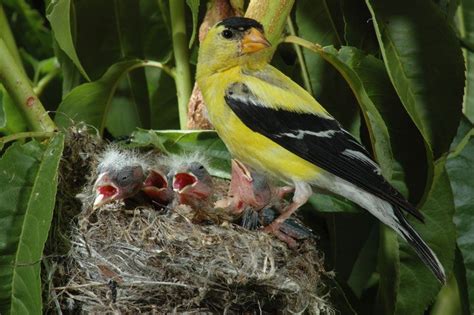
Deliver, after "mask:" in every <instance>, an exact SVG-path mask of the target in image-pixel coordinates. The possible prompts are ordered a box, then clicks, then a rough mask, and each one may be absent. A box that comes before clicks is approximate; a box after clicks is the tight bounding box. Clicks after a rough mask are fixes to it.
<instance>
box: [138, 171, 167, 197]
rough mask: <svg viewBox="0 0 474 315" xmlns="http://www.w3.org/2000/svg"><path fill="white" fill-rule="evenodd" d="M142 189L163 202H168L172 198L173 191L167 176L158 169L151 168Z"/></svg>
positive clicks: (149, 195)
mask: <svg viewBox="0 0 474 315" xmlns="http://www.w3.org/2000/svg"><path fill="white" fill-rule="evenodd" d="M142 191H143V192H144V193H145V194H146V195H147V196H148V197H150V198H151V199H152V200H155V201H157V202H159V203H161V204H167V203H168V202H169V201H170V199H171V191H170V189H169V187H168V180H167V179H166V176H165V175H163V174H162V173H160V172H159V171H157V170H150V173H149V174H148V176H147V178H146V179H145V181H144V183H143V187H142Z"/></svg>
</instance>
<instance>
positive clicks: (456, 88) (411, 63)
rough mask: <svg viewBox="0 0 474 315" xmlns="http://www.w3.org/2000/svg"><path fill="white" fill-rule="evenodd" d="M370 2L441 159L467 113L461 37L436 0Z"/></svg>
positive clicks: (408, 100)
mask: <svg viewBox="0 0 474 315" xmlns="http://www.w3.org/2000/svg"><path fill="white" fill-rule="evenodd" d="M366 2H367V5H368V6H369V9H370V11H371V14H372V17H373V23H374V26H375V29H376V32H377V38H378V40H379V45H380V49H381V51H382V55H383V58H384V62H385V65H386V67H387V70H388V73H389V75H390V79H391V80H392V83H393V85H394V86H395V89H396V91H397V93H398V95H399V97H400V99H401V101H402V103H403V105H404V106H405V109H406V110H407V112H408V113H409V115H410V117H411V118H412V120H413V121H414V122H415V124H416V126H417V127H418V129H419V130H420V131H421V133H422V135H423V137H424V139H425V141H426V144H427V147H428V151H429V152H433V157H434V159H438V158H439V157H440V156H441V155H442V154H443V153H445V152H446V151H448V149H449V145H450V143H451V141H452V139H453V137H454V135H455V134H456V128H457V125H458V123H459V119H460V115H461V106H462V96H463V86H464V62H463V57H462V53H461V49H460V46H459V40H458V39H457V37H456V35H455V33H454V32H453V30H452V28H451V27H450V26H449V25H448V23H447V22H446V19H445V17H444V16H443V14H442V13H441V12H440V11H439V9H438V8H437V7H436V5H435V4H434V3H433V2H432V1H431V0H416V1H415V3H413V1H412V0H401V1H389V2H387V1H382V0H366ZM430 160H431V159H430ZM429 186H430V185H428V188H429Z"/></svg>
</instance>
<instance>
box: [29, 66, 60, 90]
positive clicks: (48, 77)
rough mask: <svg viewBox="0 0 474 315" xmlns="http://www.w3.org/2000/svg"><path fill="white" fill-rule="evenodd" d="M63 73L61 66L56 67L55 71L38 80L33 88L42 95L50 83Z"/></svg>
mask: <svg viewBox="0 0 474 315" xmlns="http://www.w3.org/2000/svg"><path fill="white" fill-rule="evenodd" d="M60 73H61V71H60V69H59V68H55V69H54V70H53V71H51V72H50V73H48V74H47V75H45V76H44V77H42V78H41V80H39V81H38V84H37V85H36V86H35V87H34V88H33V91H34V92H35V94H36V95H37V96H40V95H41V94H42V93H43V91H44V89H45V88H46V87H47V86H48V84H49V83H50V82H51V81H52V80H53V79H54V78H55V77H57V76H58V75H59V74H60Z"/></svg>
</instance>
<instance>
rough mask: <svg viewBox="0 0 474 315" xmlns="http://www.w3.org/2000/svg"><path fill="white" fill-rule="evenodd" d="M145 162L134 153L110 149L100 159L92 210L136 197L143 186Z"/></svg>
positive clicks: (147, 165)
mask: <svg viewBox="0 0 474 315" xmlns="http://www.w3.org/2000/svg"><path fill="white" fill-rule="evenodd" d="M148 168H149V164H148V163H147V161H146V160H145V159H143V158H141V157H140V156H138V154H136V153H134V152H126V151H121V150H118V149H116V148H114V147H110V148H109V149H107V150H106V151H105V153H104V154H103V156H102V157H101V159H100V163H99V166H98V168H97V170H98V173H99V175H98V177H97V180H96V181H95V183H94V191H95V193H96V196H95V199H94V204H93V208H94V209H97V208H99V207H101V206H102V205H104V204H106V203H109V202H112V201H115V200H120V199H127V198H130V197H132V196H134V195H136V194H137V193H138V192H139V191H140V190H141V188H142V186H143V181H144V180H145V172H144V170H145V169H148Z"/></svg>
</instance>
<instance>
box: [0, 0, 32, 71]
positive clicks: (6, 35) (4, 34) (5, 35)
mask: <svg viewBox="0 0 474 315" xmlns="http://www.w3.org/2000/svg"><path fill="white" fill-rule="evenodd" d="M0 38H2V39H3V40H4V41H5V45H6V46H7V47H8V50H10V53H11V54H12V56H13V59H15V62H16V63H17V65H18V66H19V67H20V69H21V71H22V72H23V73H24V74H25V75H26V73H25V69H24V68H23V63H22V62H21V57H20V52H19V51H18V48H17V46H16V43H15V38H14V37H13V33H12V30H11V28H10V25H9V24H8V20H7V17H6V15H5V11H4V10H3V6H2V5H1V2H0Z"/></svg>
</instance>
